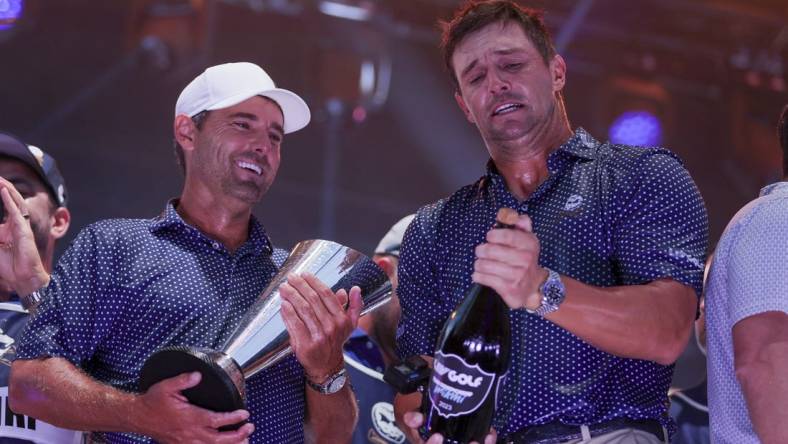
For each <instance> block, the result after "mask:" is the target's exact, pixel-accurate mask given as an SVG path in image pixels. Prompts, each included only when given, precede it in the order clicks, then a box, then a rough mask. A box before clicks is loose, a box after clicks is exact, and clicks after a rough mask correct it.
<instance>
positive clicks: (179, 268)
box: [18, 203, 305, 443]
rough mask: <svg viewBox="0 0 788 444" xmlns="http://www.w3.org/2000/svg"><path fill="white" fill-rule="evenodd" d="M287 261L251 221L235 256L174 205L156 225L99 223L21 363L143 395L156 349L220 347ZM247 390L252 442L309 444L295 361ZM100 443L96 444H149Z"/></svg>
mask: <svg viewBox="0 0 788 444" xmlns="http://www.w3.org/2000/svg"><path fill="white" fill-rule="evenodd" d="M286 257H287V253H286V252H285V251H283V250H279V249H274V248H272V246H271V243H270V242H269V240H268V237H267V236H266V234H265V231H264V230H263V227H262V226H261V225H260V224H259V223H258V222H257V221H256V220H255V219H254V218H253V219H252V220H251V223H250V231H249V239H248V240H247V241H246V243H244V244H243V245H242V246H241V247H240V248H239V249H238V250H237V251H236V252H235V253H234V254H230V253H229V252H228V251H227V250H226V249H225V248H224V246H222V244H220V243H219V242H216V241H215V240H213V239H210V238H208V237H206V236H205V235H204V234H202V233H201V232H200V231H198V230H197V229H195V228H193V227H191V226H189V225H188V224H186V223H185V222H184V221H183V220H182V219H181V218H180V216H179V215H178V213H177V212H176V211H175V209H174V207H173V204H172V203H170V204H168V205H167V208H166V209H165V211H164V213H163V215H162V216H159V217H157V218H154V219H152V220H142V219H136V220H107V221H102V222H98V223H95V224H93V225H91V226H89V227H87V228H85V229H84V230H83V231H82V232H81V233H80V234H79V236H78V237H77V238H76V240H75V241H74V243H73V245H72V246H71V247H70V248H69V249H68V251H67V252H66V253H65V254H64V256H63V258H62V259H61V260H60V261H59V262H58V264H57V266H56V268H55V270H54V272H53V274H52V281H51V283H50V285H49V286H48V287H47V290H46V292H47V295H46V298H45V299H44V301H43V302H42V304H41V306H40V307H39V309H38V312H37V314H36V316H35V317H34V318H33V319H32V320H31V322H30V323H29V324H28V326H27V329H26V330H25V333H24V335H23V338H22V341H21V345H20V347H19V349H18V357H19V358H20V359H34V358H38V357H42V356H54V357H62V358H65V359H67V360H69V361H70V362H72V363H73V364H75V365H76V366H78V367H80V368H82V369H83V370H84V371H86V372H87V373H88V374H90V375H91V376H93V377H94V378H95V379H97V380H99V381H101V382H104V383H106V384H110V385H112V386H114V387H117V388H119V389H122V390H127V391H137V389H138V387H137V380H138V378H139V373H140V369H141V368H142V365H143V363H144V362H145V360H146V359H147V358H148V357H149V356H150V355H151V354H152V353H153V352H154V351H156V350H157V349H159V348H161V347H164V346H169V345H186V346H197V347H209V348H213V349H217V348H219V347H220V346H221V345H222V344H223V343H224V341H225V340H226V339H227V338H228V337H229V336H230V334H231V333H232V332H233V330H234V329H235V327H236V326H237V325H238V323H239V322H240V320H241V318H242V316H243V315H244V314H245V312H246V310H247V309H248V308H249V307H250V306H251V305H252V303H253V302H254V300H255V299H256V298H257V296H258V295H259V294H260V292H261V291H262V290H263V289H264V288H265V287H266V285H267V284H268V282H269V280H270V279H271V278H272V277H273V275H274V274H275V273H276V271H277V267H278V266H280V265H281V264H282V262H283V261H284V259H285V258H286ZM246 391H247V395H246V396H247V399H246V404H247V408H248V409H249V411H250V413H251V415H252V416H251V421H252V422H253V423H254V425H255V432H254V434H253V435H252V439H251V441H252V442H258V443H262V442H277V443H279V442H281V443H300V442H303V439H304V438H303V422H304V418H305V398H304V396H305V395H304V373H303V369H302V367H301V366H300V365H299V364H298V362H297V361H296V360H295V358H294V357H292V356H290V357H289V358H286V359H285V360H283V361H282V362H280V363H279V364H277V365H275V366H273V367H272V368H270V369H268V370H266V371H263V372H260V373H258V374H257V375H255V376H253V377H252V378H250V379H249V380H248V381H247V385H246ZM94 435H96V436H95V438H96V439H97V440H99V442H102V441H103V440H106V441H108V442H112V443H140V442H150V441H151V440H150V439H147V438H144V437H140V436H136V435H131V434H120V433H103V434H94ZM99 435H101V436H99Z"/></svg>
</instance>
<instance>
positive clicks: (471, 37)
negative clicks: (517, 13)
mask: <svg viewBox="0 0 788 444" xmlns="http://www.w3.org/2000/svg"><path fill="white" fill-rule="evenodd" d="M522 51H535V48H534V47H533V44H532V43H531V41H530V39H529V38H528V36H526V34H525V31H523V29H522V28H521V27H520V25H518V24H517V23H514V22H495V23H491V24H489V25H487V26H485V27H483V28H481V29H479V30H477V31H475V32H473V33H471V34H468V35H467V36H465V38H463V39H462V40H461V41H460V42H459V43H458V44H457V46H456V48H455V50H454V54H452V63H453V65H454V69H455V70H456V71H457V72H458V73H461V72H462V71H463V70H464V69H465V68H467V67H468V65H470V64H471V63H474V62H476V61H478V60H479V59H480V58H481V57H484V56H487V55H494V54H504V53H507V52H522Z"/></svg>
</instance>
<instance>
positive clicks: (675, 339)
mask: <svg viewBox="0 0 788 444" xmlns="http://www.w3.org/2000/svg"><path fill="white" fill-rule="evenodd" d="M562 280H563V282H564V285H565V286H566V299H565V300H564V303H563V304H561V307H560V309H559V310H558V311H555V312H553V313H551V314H548V315H547V319H549V320H550V321H552V322H554V323H555V324H557V325H559V326H561V327H562V328H564V329H566V330H569V331H570V332H572V333H573V334H574V335H576V336H578V337H579V338H581V339H583V340H584V341H586V342H588V343H589V344H591V345H592V346H594V347H596V348H598V349H600V350H603V351H605V352H607V353H610V354H613V355H616V356H621V357H626V358H635V359H645V360H649V361H655V362H658V363H660V364H663V365H668V364H671V363H673V362H675V360H676V359H677V358H678V356H679V355H680V354H681V352H682V350H683V349H684V347H685V346H686V343H687V340H688V339H689V336H690V332H691V329H692V321H693V319H694V317H695V310H696V304H697V297H696V296H695V294H694V292H693V290H692V289H691V288H689V287H687V286H684V285H682V284H680V283H678V282H675V281H672V280H667V279H663V280H658V281H654V282H651V283H649V284H644V285H627V286H619V287H595V286H591V285H587V284H584V283H582V282H580V281H577V280H574V279H571V278H568V277H566V276H562Z"/></svg>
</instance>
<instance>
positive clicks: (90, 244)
mask: <svg viewBox="0 0 788 444" xmlns="http://www.w3.org/2000/svg"><path fill="white" fill-rule="evenodd" d="M99 232H100V231H99V230H97V229H96V227H95V226H90V227H87V228H85V229H84V230H83V231H82V232H80V234H79V235H78V236H77V238H76V239H75V240H74V242H73V244H72V245H71V246H70V247H69V249H68V250H67V251H66V253H65V254H64V255H63V257H62V258H61V260H60V261H59V262H58V263H57V266H56V267H55V270H54V271H53V273H52V276H51V280H50V283H49V285H48V286H47V288H46V289H45V290H44V297H43V299H42V301H41V304H40V305H39V307H38V309H37V310H36V313H35V314H34V315H33V317H32V318H31V319H30V321H29V322H28V324H27V326H26V327H25V330H24V332H23V334H22V338H21V341H20V343H19V345H18V348H17V358H18V359H36V358H41V357H60V358H65V359H67V360H68V361H70V362H71V363H73V364H74V365H76V366H84V364H85V363H86V362H87V361H88V360H90V358H91V357H92V356H93V354H94V353H95V351H96V347H97V346H98V344H100V343H101V341H102V339H103V338H104V337H105V336H106V335H107V334H108V332H109V331H110V328H111V326H112V324H113V321H114V320H115V319H116V316H117V312H118V304H113V303H111V300H112V298H111V297H110V294H111V279H112V278H113V277H115V275H116V273H115V270H113V269H112V263H113V261H111V260H109V259H108V257H109V256H108V255H109V254H110V252H112V251H113V249H112V248H108V247H107V245H105V244H106V242H105V240H104V239H103V237H102V236H100V234H99Z"/></svg>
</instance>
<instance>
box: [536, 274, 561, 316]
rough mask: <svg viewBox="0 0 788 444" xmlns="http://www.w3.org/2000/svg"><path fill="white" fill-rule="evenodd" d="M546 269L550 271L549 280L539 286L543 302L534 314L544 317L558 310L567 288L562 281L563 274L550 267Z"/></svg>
mask: <svg viewBox="0 0 788 444" xmlns="http://www.w3.org/2000/svg"><path fill="white" fill-rule="evenodd" d="M545 270H547V273H548V274H547V280H545V281H544V283H543V284H542V286H541V287H540V288H539V292H540V293H542V304H541V305H540V306H539V307H537V309H536V310H533V313H534V314H536V315H537V316H539V317H542V318H543V317H545V315H547V314H548V313H552V312H554V311H556V310H558V307H559V306H561V303H562V302H564V298H565V297H566V288H565V287H564V283H563V282H561V275H559V274H558V273H556V272H555V271H553V270H551V269H549V268H545Z"/></svg>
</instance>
